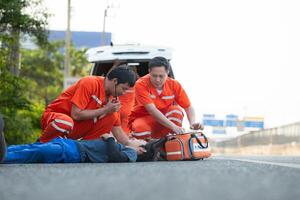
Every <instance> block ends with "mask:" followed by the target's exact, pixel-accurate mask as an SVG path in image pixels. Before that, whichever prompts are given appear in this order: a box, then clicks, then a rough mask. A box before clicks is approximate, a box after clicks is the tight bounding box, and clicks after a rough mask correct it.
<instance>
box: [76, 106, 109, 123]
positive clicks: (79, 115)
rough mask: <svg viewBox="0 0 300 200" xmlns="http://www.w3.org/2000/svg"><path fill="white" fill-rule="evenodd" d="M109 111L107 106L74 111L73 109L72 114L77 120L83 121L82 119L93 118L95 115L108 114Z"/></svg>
mask: <svg viewBox="0 0 300 200" xmlns="http://www.w3.org/2000/svg"><path fill="white" fill-rule="evenodd" d="M107 113H108V110H107V109H106V108H105V107H103V108H98V109H94V110H80V111H77V112H73V110H72V113H71V116H72V118H73V119H75V120H76V121H81V120H87V119H93V118H94V117H99V116H101V115H106V114H107Z"/></svg>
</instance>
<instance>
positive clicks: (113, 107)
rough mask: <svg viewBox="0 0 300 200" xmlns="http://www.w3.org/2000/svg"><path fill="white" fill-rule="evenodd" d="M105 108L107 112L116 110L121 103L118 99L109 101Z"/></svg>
mask: <svg viewBox="0 0 300 200" xmlns="http://www.w3.org/2000/svg"><path fill="white" fill-rule="evenodd" d="M105 108H106V109H107V112H108V113H112V112H118V111H119V110H120V108H121V103H120V101H116V102H112V101H109V102H108V103H107V104H106V105H105Z"/></svg>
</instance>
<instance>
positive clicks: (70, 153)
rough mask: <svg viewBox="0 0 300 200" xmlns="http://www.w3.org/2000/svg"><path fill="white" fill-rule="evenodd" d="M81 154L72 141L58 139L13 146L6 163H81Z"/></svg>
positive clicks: (9, 150) (7, 155) (10, 148)
mask: <svg viewBox="0 0 300 200" xmlns="http://www.w3.org/2000/svg"><path fill="white" fill-rule="evenodd" d="M79 162H81V159H80V153H79V150H78V148H77V145H76V143H75V142H74V141H73V140H70V139H63V138H56V139H54V140H51V141H50V142H47V143H39V142H36V143H33V144H24V145H12V146H9V147H8V148H7V154H6V157H5V160H4V163H79Z"/></svg>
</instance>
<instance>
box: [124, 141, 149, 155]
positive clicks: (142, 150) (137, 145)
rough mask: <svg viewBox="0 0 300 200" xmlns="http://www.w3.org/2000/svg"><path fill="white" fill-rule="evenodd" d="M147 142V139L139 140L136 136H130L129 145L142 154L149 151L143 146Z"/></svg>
mask: <svg viewBox="0 0 300 200" xmlns="http://www.w3.org/2000/svg"><path fill="white" fill-rule="evenodd" d="M146 144H147V142H146V141H145V140H138V139H136V138H130V139H129V141H128V145H127V146H128V147H130V148H133V149H135V150H136V151H137V154H138V155H141V154H143V153H145V152H147V151H146V149H145V148H144V147H141V146H143V145H146Z"/></svg>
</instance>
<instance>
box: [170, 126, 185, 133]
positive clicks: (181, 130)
mask: <svg viewBox="0 0 300 200" xmlns="http://www.w3.org/2000/svg"><path fill="white" fill-rule="evenodd" d="M172 131H174V133H175V134H184V133H186V131H185V129H184V128H182V127H180V126H176V125H175V126H174V128H173V129H172Z"/></svg>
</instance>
